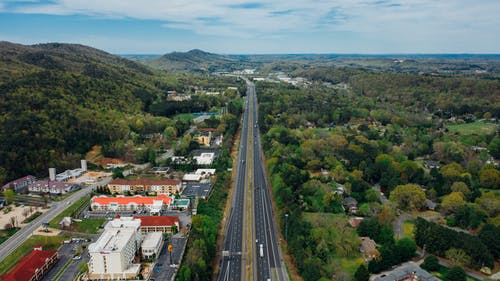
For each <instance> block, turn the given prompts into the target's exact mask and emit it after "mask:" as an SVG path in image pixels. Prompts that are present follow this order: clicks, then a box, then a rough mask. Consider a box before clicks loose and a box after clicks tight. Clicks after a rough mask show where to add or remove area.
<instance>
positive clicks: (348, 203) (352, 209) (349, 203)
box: [342, 196, 358, 214]
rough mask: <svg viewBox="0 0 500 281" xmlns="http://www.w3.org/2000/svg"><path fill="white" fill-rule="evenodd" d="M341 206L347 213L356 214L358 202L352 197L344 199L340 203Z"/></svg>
mask: <svg viewBox="0 0 500 281" xmlns="http://www.w3.org/2000/svg"><path fill="white" fill-rule="evenodd" d="M342 206H343V207H344V209H345V210H347V211H348V212H349V213H352V214H354V213H356V212H357V211H358V201H356V199H354V197H351V196H349V197H346V198H345V199H344V201H343V202H342Z"/></svg>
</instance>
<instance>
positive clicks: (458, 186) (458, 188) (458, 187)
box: [451, 181, 470, 196]
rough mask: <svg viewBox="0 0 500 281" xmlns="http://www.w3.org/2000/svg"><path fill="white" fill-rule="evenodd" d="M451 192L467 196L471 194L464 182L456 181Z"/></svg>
mask: <svg viewBox="0 0 500 281" xmlns="http://www.w3.org/2000/svg"><path fill="white" fill-rule="evenodd" d="M451 191H455V192H462V193H463V194H464V195H465V196H467V195H468V194H470V189H469V187H468V186H467V184H466V183H465V182H463V181H456V182H454V183H453V184H452V185H451Z"/></svg>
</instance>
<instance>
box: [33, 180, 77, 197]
mask: <svg viewBox="0 0 500 281" xmlns="http://www.w3.org/2000/svg"><path fill="white" fill-rule="evenodd" d="M77 189H80V186H79V185H78V184H75V183H69V182H58V181H51V180H41V181H36V182H33V183H31V184H30V185H29V187H28V190H29V192H33V193H50V194H52V195H63V194H66V193H68V192H72V191H75V190H77Z"/></svg>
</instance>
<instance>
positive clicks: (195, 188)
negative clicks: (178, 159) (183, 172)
mask: <svg viewBox="0 0 500 281" xmlns="http://www.w3.org/2000/svg"><path fill="white" fill-rule="evenodd" d="M211 190H212V186H211V185H210V184H209V183H193V182H189V183H187V184H186V187H185V188H184V190H183V191H182V195H183V196H187V197H190V196H192V197H198V198H208V196H209V195H210V191H211Z"/></svg>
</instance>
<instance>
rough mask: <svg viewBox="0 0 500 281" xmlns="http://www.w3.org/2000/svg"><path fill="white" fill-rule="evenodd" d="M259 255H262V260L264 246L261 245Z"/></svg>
mask: <svg viewBox="0 0 500 281" xmlns="http://www.w3.org/2000/svg"><path fill="white" fill-rule="evenodd" d="M259 254H260V257H261V258H263V257H264V245H262V244H260V247H259Z"/></svg>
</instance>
